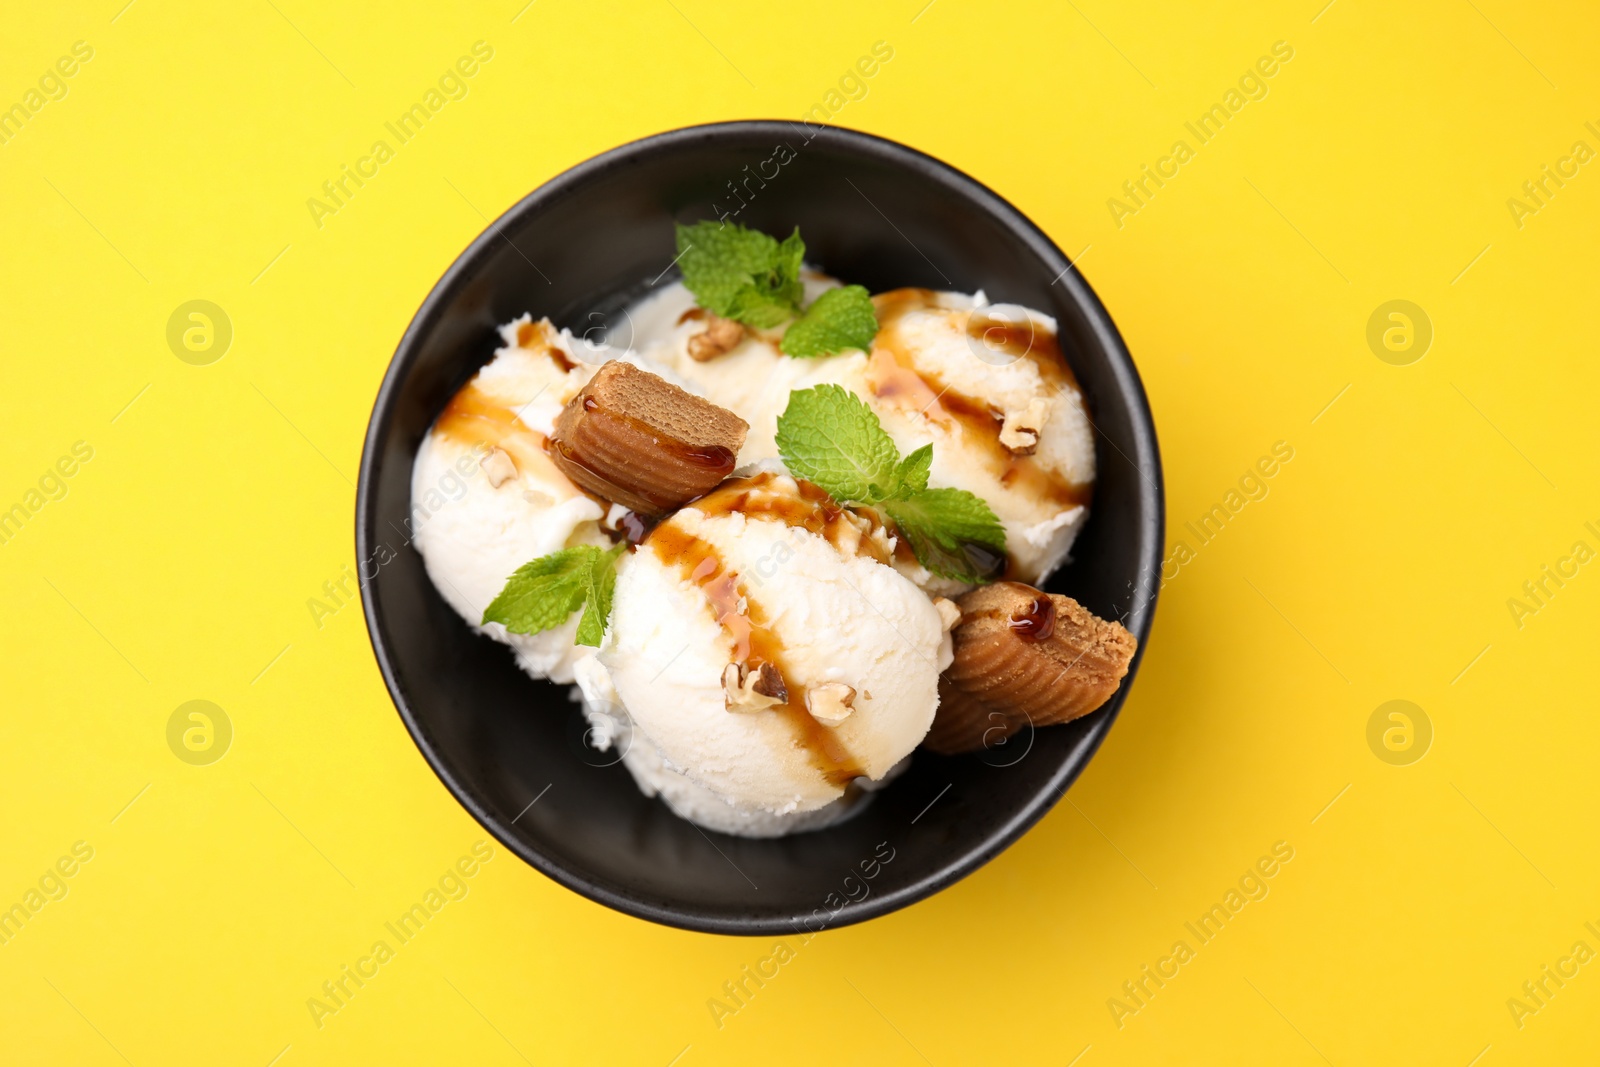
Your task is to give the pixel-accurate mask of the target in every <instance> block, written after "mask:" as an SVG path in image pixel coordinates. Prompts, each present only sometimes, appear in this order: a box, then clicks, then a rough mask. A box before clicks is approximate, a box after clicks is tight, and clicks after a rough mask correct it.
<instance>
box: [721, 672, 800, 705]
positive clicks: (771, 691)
mask: <svg viewBox="0 0 1600 1067" xmlns="http://www.w3.org/2000/svg"><path fill="white" fill-rule="evenodd" d="M722 692H723V695H724V696H725V697H726V701H727V708H728V710H729V711H743V712H750V711H766V710H767V709H768V708H772V707H777V706H778V705H779V704H784V703H787V702H788V699H789V689H788V687H787V686H785V685H784V684H783V675H782V674H780V673H779V672H778V669H777V668H776V667H774V666H773V665H772V664H770V663H763V664H762V665H761V666H760V667H758V668H756V669H755V670H753V671H752V670H749V669H748V668H746V667H745V666H744V665H743V664H740V663H730V664H728V665H727V666H726V667H724V668H722Z"/></svg>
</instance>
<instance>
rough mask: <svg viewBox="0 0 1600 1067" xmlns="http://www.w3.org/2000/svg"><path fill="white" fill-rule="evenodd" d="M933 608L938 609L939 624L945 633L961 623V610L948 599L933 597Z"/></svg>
mask: <svg viewBox="0 0 1600 1067" xmlns="http://www.w3.org/2000/svg"><path fill="white" fill-rule="evenodd" d="M933 606H934V607H935V608H936V609H938V612H939V623H940V625H941V626H942V627H943V628H944V629H945V630H946V631H949V629H950V628H951V627H952V626H954V625H955V624H956V623H958V622H960V621H961V609H960V608H958V607H957V606H956V602H955V601H954V600H951V599H950V598H949V597H943V596H936V597H934V598H933Z"/></svg>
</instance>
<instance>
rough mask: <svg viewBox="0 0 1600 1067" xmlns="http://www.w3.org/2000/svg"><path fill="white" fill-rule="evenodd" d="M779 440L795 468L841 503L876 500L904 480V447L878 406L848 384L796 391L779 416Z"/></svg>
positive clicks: (781, 452) (782, 453) (796, 473)
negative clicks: (900, 472) (889, 430)
mask: <svg viewBox="0 0 1600 1067" xmlns="http://www.w3.org/2000/svg"><path fill="white" fill-rule="evenodd" d="M777 442H778V454H779V455H780V456H782V457H783V462H784V465H785V466H787V467H788V468H789V473H791V474H793V475H794V476H795V477H797V478H805V479H807V480H808V481H811V482H815V483H816V484H817V485H819V486H821V487H822V488H823V489H825V490H827V492H828V494H829V495H830V496H832V497H833V498H834V499H835V500H838V501H839V502H840V503H856V504H875V503H877V502H878V501H880V500H882V499H884V498H885V497H887V496H889V495H891V494H892V493H893V492H894V491H895V488H896V486H897V485H898V479H897V477H896V475H897V474H898V469H899V464H900V451H899V449H897V448H895V446H894V441H893V440H892V439H890V437H889V435H888V434H887V433H886V432H884V429H883V427H882V426H881V425H880V424H879V422H878V416H877V415H875V414H874V413H873V411H872V409H871V408H869V407H867V405H866V403H865V402H863V401H862V400H861V398H860V397H858V396H856V395H855V394H854V393H852V392H850V391H849V390H848V389H845V388H844V387H843V386H840V385H819V386H815V387H814V388H811V389H796V390H795V391H794V392H792V393H790V394H789V404H788V406H787V407H786V408H784V411H783V414H782V415H780V416H778V434H777Z"/></svg>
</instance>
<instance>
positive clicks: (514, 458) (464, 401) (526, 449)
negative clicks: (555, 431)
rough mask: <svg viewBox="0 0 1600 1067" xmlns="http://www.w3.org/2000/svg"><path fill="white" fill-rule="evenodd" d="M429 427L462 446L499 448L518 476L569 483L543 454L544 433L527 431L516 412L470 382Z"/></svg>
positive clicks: (550, 482)
mask: <svg viewBox="0 0 1600 1067" xmlns="http://www.w3.org/2000/svg"><path fill="white" fill-rule="evenodd" d="M433 428H434V431H435V432H436V433H439V434H442V435H443V436H445V437H449V438H452V439H454V440H456V441H459V442H460V443H462V444H465V445H478V444H485V445H489V446H490V447H492V448H498V449H501V450H502V451H504V452H505V453H506V454H507V455H508V456H510V457H511V462H513V463H515V464H516V466H517V470H518V472H520V473H522V474H532V475H534V476H535V477H537V478H538V479H539V480H540V481H542V482H545V483H549V484H554V485H566V484H570V483H568V481H567V476H566V475H564V474H562V473H561V471H560V470H558V469H557V468H556V465H555V464H554V463H552V462H551V461H550V457H549V456H548V455H547V454H546V453H545V443H546V442H545V436H544V434H542V433H539V432H538V431H537V430H533V429H530V428H529V427H528V425H527V424H526V423H524V422H523V421H522V419H521V418H520V417H519V416H518V415H517V413H516V411H514V410H513V409H512V408H510V407H509V406H507V405H506V404H504V403H502V402H501V401H499V400H496V399H495V398H494V397H492V396H489V395H488V394H487V393H485V392H484V391H483V390H481V389H479V388H478V387H477V386H476V385H473V384H472V383H471V382H468V383H467V384H466V385H464V386H462V387H461V391H460V392H458V393H456V395H455V396H453V397H451V398H450V403H448V404H446V405H445V407H444V411H442V412H440V413H439V419H438V421H437V422H435V423H434V424H433ZM574 492H576V489H574Z"/></svg>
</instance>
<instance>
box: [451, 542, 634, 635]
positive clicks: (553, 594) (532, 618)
mask: <svg viewBox="0 0 1600 1067" xmlns="http://www.w3.org/2000/svg"><path fill="white" fill-rule="evenodd" d="M624 547H625V546H623V545H618V546H617V547H615V548H613V549H610V550H609V551H608V550H606V549H602V548H596V547H595V546H594V545H578V546H577V547H575V548H563V549H561V550H560V551H558V552H552V553H550V555H548V556H540V557H539V558H538V559H536V560H533V561H532V562H529V563H524V564H523V565H522V566H521V567H518V568H517V571H516V573H515V574H513V575H512V576H511V577H510V578H508V579H506V584H505V588H504V589H502V590H500V595H499V596H497V597H495V598H494V600H492V601H491V602H490V603H489V606H488V607H487V608H485V609H484V610H483V623H482V624H483V625H488V624H489V623H491V622H498V623H500V624H501V625H502V626H504V627H505V628H506V629H507V630H509V631H510V632H511V633H514V634H536V633H540V632H541V631H544V630H549V629H552V628H554V627H557V626H560V625H561V624H562V623H564V622H566V621H567V618H568V617H569V616H570V615H571V614H572V613H573V612H574V611H577V610H578V609H579V608H580V607H581V608H583V617H582V618H581V619H579V620H578V636H577V642H578V644H580V645H590V646H594V647H598V646H599V644H600V639H601V638H602V637H604V636H605V630H606V621H607V620H608V619H609V618H610V617H611V595H612V592H613V590H615V589H616V585H617V571H616V560H617V557H618V556H620V555H621V554H622V550H623V548H624Z"/></svg>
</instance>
